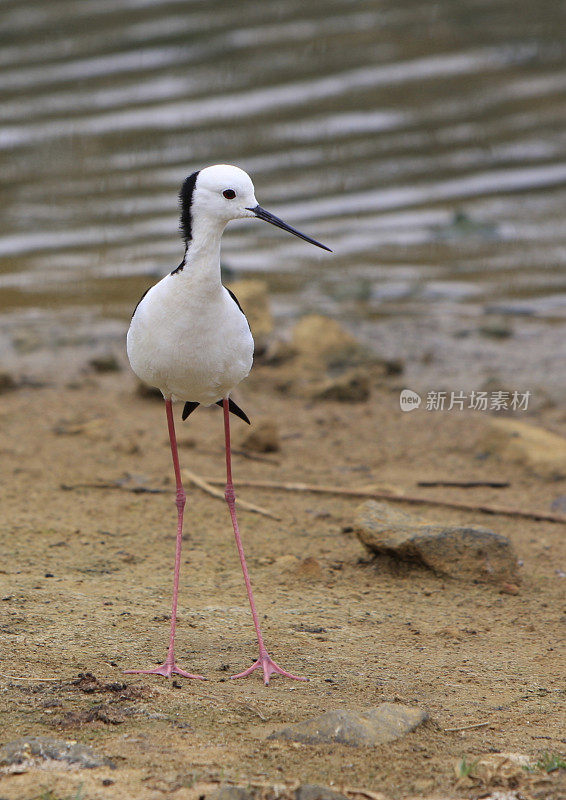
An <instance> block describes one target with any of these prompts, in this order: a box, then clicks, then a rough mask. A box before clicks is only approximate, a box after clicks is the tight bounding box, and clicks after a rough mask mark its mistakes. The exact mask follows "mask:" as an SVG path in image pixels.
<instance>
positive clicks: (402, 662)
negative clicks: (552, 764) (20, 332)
mask: <svg viewBox="0 0 566 800" xmlns="http://www.w3.org/2000/svg"><path fill="white" fill-rule="evenodd" d="M271 374H272V373H270V368H269V367H258V368H257V369H256V370H255V371H254V376H253V377H252V378H251V379H250V381H249V382H247V383H246V384H245V385H243V386H242V387H241V389H240V390H239V394H238V400H239V402H241V405H242V406H243V407H244V408H245V409H246V411H247V412H248V414H249V415H250V417H251V418H252V421H254V420H261V419H272V420H275V421H276V422H277V424H278V427H279V431H280V434H281V450H280V451H279V452H276V453H272V454H267V455H265V456H264V457H262V458H263V460H257V459H256V458H250V457H246V456H244V455H242V454H241V452H239V453H236V454H235V455H234V476H235V481H236V488H237V484H238V481H240V482H243V481H245V480H251V479H265V480H267V479H268V480H274V481H280V482H284V481H308V482H310V483H315V484H332V483H335V484H336V485H338V486H340V487H352V488H354V487H356V488H357V487H360V486H364V487H368V486H374V487H376V486H379V487H391V488H394V487H397V488H400V489H404V490H406V491H412V492H416V491H417V489H416V484H417V482H418V481H419V480H425V479H426V480H431V479H435V478H437V479H444V480H446V479H455V478H457V479H460V480H481V481H485V480H489V479H497V480H507V481H509V482H510V486H509V487H508V488H505V489H494V488H475V489H454V488H450V489H447V488H427V489H423V488H420V489H418V492H419V493H420V494H426V496H428V497H438V498H445V499H455V500H463V501H467V502H472V503H477V504H480V503H492V504H499V505H506V506H516V507H519V508H523V509H532V510H538V511H549V510H550V506H551V504H552V503H553V501H555V500H556V498H558V497H561V496H562V497H564V495H566V481H549V480H543V479H541V478H539V477H537V476H535V475H533V474H530V473H529V472H528V471H527V470H526V469H524V468H523V467H521V466H518V465H514V464H509V463H504V462H502V461H500V460H498V459H496V458H494V457H491V458H484V457H482V453H481V451H480V449H479V446H478V440H479V438H480V435H481V432H482V430H483V428H484V426H485V422H486V419H487V416H488V415H487V414H481V413H478V414H475V415H474V414H467V413H463V412H455V413H448V412H443V413H431V412H424V411H419V412H415V413H414V414H402V413H401V412H400V411H399V407H398V398H399V391H398V389H399V386H400V385H401V384H400V383H399V380H400V379H395V380H392V385H391V386H390V387H388V386H387V383H382V384H381V385H380V386H379V387H373V391H372V396H371V399H370V400H369V401H368V402H362V403H348V404H346V403H337V402H318V403H314V402H312V401H308V400H306V399H301V398H299V397H295V396H285V395H283V394H282V393H281V392H278V391H277V390H276V389H275V388H274V385H275V383H274V381H273V380H272V379H271ZM176 414H177V419H178V434H179V439H180V455H181V461H182V466H186V467H188V468H190V469H191V470H193V471H194V472H196V473H198V474H199V475H201V476H205V477H218V478H222V477H223V431H222V416H221V412H220V409H218V408H216V407H213V408H212V409H198V410H197V412H195V413H194V414H193V415H192V416H191V417H190V419H189V420H188V421H187V422H186V423H184V424H181V423H180V406H179V407H177V410H176ZM523 418H525V417H523ZM529 419H530V421H532V422H535V423H536V424H539V425H542V426H544V427H546V428H547V429H549V430H554V431H555V432H558V433H559V432H560V430H561V428H563V424H564V422H565V421H566V418H565V414H564V410H563V409H562V410H560V409H557V408H547V409H542V410H539V411H537V413H536V416H535V417H534V418H532V417H529ZM232 427H233V435H234V441H235V447H236V449H239V448H238V443H239V442H241V439H242V437H243V435H244V433H246V432H247V430H246V431H245V430H244V428H246V426H245V425H244V424H243V423H242V422H240V421H238V420H234V422H233V426H232ZM0 451H1V453H2V459H1V462H0V480H1V487H2V488H1V496H2V516H1V521H0V525H1V537H2V561H1V564H0V596H1V598H2V601H1V603H0V612H1V616H0V624H1V628H0V633H1V643H2V645H1V654H0V670H1V673H2V674H1V675H0V689H1V693H0V698H1V700H0V703H1V705H0V708H1V711H2V717H1V719H2V727H3V730H2V742H8V741H11V740H13V739H16V738H18V737H21V736H26V735H44V736H54V737H58V738H63V739H72V740H77V741H79V742H82V743H85V744H89V745H91V746H92V747H93V748H94V750H95V751H96V752H97V753H100V754H102V755H105V756H108V757H109V758H111V759H112V761H113V762H114V763H115V764H116V769H114V770H111V769H110V768H108V767H101V768H98V769H94V770H80V771H78V770H76V771H73V770H68V769H64V767H63V766H62V765H57V766H56V767H55V768H52V769H49V770H41V769H37V770H30V771H27V772H24V773H22V774H4V775H2V776H1V777H0V796H1V797H2V798H6V799H7V800H16V798H17V799H18V800H22V799H25V800H31V799H32V798H51V799H52V800H55V798H57V799H58V800H61V799H62V798H79V797H80V798H83V799H84V798H88V799H89V800H91V799H92V800H98V798H120V800H128V799H129V798H132V799H134V798H135V800H145V799H146V798H148V799H149V798H151V799H152V800H153V799H154V798H155V799H156V800H157V798H163V797H172V798H175V800H184V799H185V798H191V800H192V799H193V798H194V799H195V800H196V798H201V797H208V796H209V795H210V794H211V793H212V791H214V790H216V789H217V788H218V786H219V785H220V784H235V785H240V786H247V785H250V784H251V785H252V786H255V787H257V788H259V789H261V790H262V791H263V792H264V794H265V793H267V795H269V793H270V792H271V795H272V796H280V797H284V796H287V795H289V796H290V792H291V791H292V790H293V789H294V788H295V787H296V786H297V785H298V784H299V783H307V782H308V783H316V784H321V785H324V786H329V787H332V788H333V789H334V790H336V791H345V792H346V793H347V794H348V796H349V797H351V798H353V799H354V800H355V798H362V799H364V798H365V800H368V798H369V799H370V800H371V798H378V797H381V796H382V795H384V796H385V797H387V798H407V797H427V798H432V797H434V798H457V797H474V798H475V797H487V796H493V797H495V796H499V797H526V798H528V797H537V798H558V797H560V796H563V797H564V796H566V794H561V793H563V792H565V786H564V782H563V780H564V770H554V771H552V772H548V773H547V772H546V771H544V770H541V769H538V770H537V769H535V770H534V771H533V772H532V773H529V772H527V771H523V776H522V777H521V776H520V777H519V778H518V779H517V778H515V779H513V780H510V781H507V783H505V782H503V783H501V782H500V785H499V786H498V785H497V784H498V780H497V778H495V779H494V780H493V781H492V782H491V785H489V784H486V782H485V781H484V782H482V781H479V780H474V779H473V778H472V777H468V778H466V777H465V772H466V765H470V764H472V763H474V761H475V760H477V759H478V758H479V757H480V756H482V755H484V754H490V753H492V754H493V753H498V752H502V753H509V752H514V753H522V754H526V755H528V756H531V757H533V758H534V760H537V759H540V758H543V757H544V754H549V755H557V754H559V753H560V752H564V749H565V748H564V743H565V741H566V740H565V739H564V736H565V728H564V721H565V716H564V697H565V692H564V685H563V682H561V681H563V672H564V659H563V652H564V651H563V650H561V649H560V648H561V645H560V639H559V635H560V625H561V623H562V624H563V622H564V606H563V600H564V597H563V593H561V592H562V587H563V585H564V573H563V572H561V571H560V567H562V569H564V563H562V564H561V563H560V557H562V558H563V556H564V549H563V537H564V526H563V525H561V524H556V523H550V522H536V521H529V520H524V519H515V518H511V517H504V516H486V515H485V514H482V513H480V512H477V513H476V512H462V511H455V510H450V509H441V508H430V507H426V506H420V507H418V512H419V513H420V514H422V515H423V516H425V517H428V518H430V519H431V520H435V521H439V522H445V523H456V524H463V523H466V524H473V525H482V526H485V527H487V528H488V529H490V530H493V531H496V532H497V533H500V534H503V535H505V536H508V537H509V538H510V539H511V540H512V542H513V544H514V546H515V548H516V551H517V554H518V558H519V559H520V562H521V575H522V581H521V584H520V586H519V589H518V593H516V594H508V593H501V587H497V586H491V585H482V584H476V585H474V584H472V585H470V584H464V583H460V582H458V581H455V580H448V579H441V578H438V577H436V576H435V575H433V574H432V573H430V572H427V571H426V570H425V569H424V568H422V569H420V568H414V569H404V570H399V569H395V568H394V567H393V566H392V565H391V564H390V563H386V562H379V561H372V560H371V559H370V558H369V556H368V554H367V552H366V551H365V549H364V548H363V546H362V545H361V544H360V542H359V541H358V540H357V538H356V537H355V536H354V535H353V534H352V533H351V532H348V528H349V527H350V526H351V524H352V521H353V518H354V513H355V509H356V507H357V505H358V503H359V502H361V501H359V500H356V499H352V498H344V497H340V496H330V495H313V494H300V493H294V492H276V491H267V490H258V489H252V488H242V489H241V490H240V491H239V496H240V497H242V498H244V499H246V500H249V501H252V502H256V503H258V504H260V505H261V506H264V507H266V508H268V509H269V510H270V511H272V512H273V513H274V514H276V515H278V516H281V520H280V521H275V520H273V519H270V518H267V517H264V516H259V515H257V514H253V513H250V512H247V511H243V510H241V511H240V523H241V528H242V534H243V538H244V545H245V548H246V551H247V555H248V561H249V567H250V571H251V577H252V582H253V585H254V587H255V593H256V601H257V604H258V607H259V610H260V617H261V623H262V626H263V629H264V635H265V639H266V644H267V646H268V649H269V650H270V652H271V654H272V655H273V657H274V658H275V659H276V660H277V661H278V662H279V663H280V664H281V665H282V666H283V667H285V668H286V669H288V670H290V671H292V672H295V673H296V674H299V675H304V676H308V678H309V682H308V683H299V682H291V681H289V680H286V679H281V678H275V679H273V680H272V683H271V684H270V686H269V687H265V686H264V685H263V683H262V681H261V678H260V675H259V673H255V674H254V675H253V676H252V677H250V678H247V679H245V680H238V681H231V680H230V679H229V676H230V675H231V674H232V673H233V672H238V671H240V670H242V669H244V668H245V667H246V666H248V665H249V664H250V663H251V662H252V660H253V659H254V658H255V657H256V643H255V637H254V631H253V627H252V622H251V616H250V614H249V609H248V606H247V600H246V595H245V589H244V583H243V579H242V576H241V571H240V565H239V562H238V558H237V553H236V549H235V546H234V541H233V535H232V530H231V525H230V519H229V516H228V512H227V509H226V507H225V504H224V502H223V501H221V500H218V499H215V498H213V497H211V496H209V495H208V494H205V493H204V492H203V491H201V490H200V489H198V488H195V487H194V486H191V485H189V484H187V491H188V495H189V502H188V506H187V513H186V527H185V530H186V536H185V541H184V551H183V558H182V561H183V564H182V573H181V593H180V606H179V616H180V623H179V629H178V644H177V658H178V661H179V663H180V665H181V666H183V667H184V668H186V669H188V670H189V671H193V672H198V673H201V674H203V675H205V676H206V678H207V680H206V682H205V681H202V682H201V681H189V680H186V679H179V680H174V681H167V680H164V679H161V678H157V677H146V676H135V675H127V676H124V674H123V670H125V669H128V668H135V667H147V666H153V665H155V664H157V663H158V662H160V661H163V659H164V656H165V652H166V646H167V640H168V620H169V613H170V593H171V581H172V566H173V555H174V546H175V520H176V511H175V506H174V502H173V500H174V498H173V481H172V469H171V463H170V452H169V446H168V440H167V430H166V425H165V415H164V408H163V403H161V402H158V401H156V400H154V399H148V398H145V399H144V398H141V397H139V396H137V395H136V393H135V383H134V380H133V377H132V376H131V375H130V374H129V373H128V372H126V371H123V372H118V373H112V374H104V375H99V374H94V373H91V374H85V375H83V377H82V378H80V379H79V380H77V381H74V382H72V383H71V384H67V385H65V386H54V385H51V386H43V387H27V388H25V387H24V388H20V389H17V390H15V391H11V392H6V393H5V394H3V395H2V397H1V398H0ZM128 476H129V480H126V482H125V483H123V484H122V485H121V487H120V488H112V487H107V488H96V487H95V486H93V484H112V483H114V482H117V481H121V479H124V478H125V477H126V478H128ZM136 485H137V486H139V485H143V486H144V487H146V488H153V489H160V490H163V489H165V490H167V491H166V492H164V493H142V494H136V493H132V492H130V491H127V488H128V487H131V486H136ZM64 486H66V487H77V486H78V488H71V489H69V488H66V489H65V488H62V487H64ZM402 507H403V508H405V506H402ZM407 510H409V511H410V510H411V509H410V508H407ZM81 673H82V674H83V675H84V674H86V673H91V674H92V675H93V676H94V678H93V677H86V678H83V679H82V680H81V679H80V676H81ZM386 700H396V701H400V702H403V703H407V704H409V705H416V706H419V707H421V708H423V709H426V710H427V711H428V712H429V714H430V719H429V721H428V722H427V723H425V724H424V725H423V726H421V727H420V728H418V729H417V730H416V731H414V732H413V733H411V734H409V735H407V736H405V737H404V738H403V739H401V740H400V741H399V742H397V743H395V744H392V745H391V744H390V745H383V746H378V747H374V748H352V747H347V746H342V745H324V746H313V745H303V744H297V743H291V742H280V741H273V740H268V739H267V737H268V735H269V734H270V733H271V732H272V731H274V730H277V729H278V728H281V727H283V726H284V725H285V724H289V723H292V722H296V721H299V720H303V719H306V718H309V717H311V716H314V715H316V714H319V713H322V712H324V711H327V710H330V709H341V708H344V709H358V710H363V709H367V708H369V707H373V706H376V705H379V703H381V702H383V701H386ZM473 726H476V727H473ZM454 729H460V730H454ZM463 759H465V761H464V762H463V761H462V760H463ZM458 765H460V766H458ZM495 791H499V792H502V794H500V795H495V794H493V792H495ZM509 792H511V794H509ZM372 793H373V794H372Z"/></svg>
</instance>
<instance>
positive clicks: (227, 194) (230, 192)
mask: <svg viewBox="0 0 566 800" xmlns="http://www.w3.org/2000/svg"><path fill="white" fill-rule="evenodd" d="M222 194H223V195H224V197H225V198H226V200H233V199H234V198H235V197H236V192H235V191H234V190H233V189H224V191H223V192H222Z"/></svg>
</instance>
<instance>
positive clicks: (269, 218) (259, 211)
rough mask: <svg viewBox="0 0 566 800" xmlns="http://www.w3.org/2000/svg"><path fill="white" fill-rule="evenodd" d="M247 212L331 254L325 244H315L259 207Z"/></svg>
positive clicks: (312, 240) (309, 238) (313, 240)
mask: <svg viewBox="0 0 566 800" xmlns="http://www.w3.org/2000/svg"><path fill="white" fill-rule="evenodd" d="M247 211H253V212H254V214H255V215H256V217H257V218H258V219H263V220H265V221H266V222H270V223H271V224H272V225H275V226H277V227H278V228H281V229H282V230H284V231H289V233H292V234H293V235H294V236H298V237H299V239H304V240H305V242H310V243H311V244H315V245H316V246H317V247H322V249H323V250H328V252H329V253H331V252H332V250H331V249H330V247H327V246H326V245H325V244H321V243H320V242H317V241H316V239H311V237H310V236H306V235H305V234H304V233H301V232H300V231H298V230H297V229H296V228H292V227H291V226H290V225H287V223H286V222H283V220H282V219H279V217H276V216H275V214H270V213H269V211H266V210H265V208H262V207H261V206H256V207H255V208H248V209H247Z"/></svg>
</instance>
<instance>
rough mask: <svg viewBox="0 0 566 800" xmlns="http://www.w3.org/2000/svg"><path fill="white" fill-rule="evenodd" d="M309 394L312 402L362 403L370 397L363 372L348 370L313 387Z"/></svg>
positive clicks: (367, 380) (368, 385) (366, 377)
mask: <svg viewBox="0 0 566 800" xmlns="http://www.w3.org/2000/svg"><path fill="white" fill-rule="evenodd" d="M309 394H310V396H311V397H312V399H313V400H337V401H338V402H339V403H363V402H365V401H366V400H368V399H369V396H370V381H369V377H368V375H367V374H366V373H365V372H363V371H361V370H359V369H356V370H350V371H348V372H345V373H344V374H342V375H338V376H337V377H333V378H327V379H326V380H325V381H323V382H322V383H321V384H317V385H315V386H313V387H312V388H311V390H310V392H309Z"/></svg>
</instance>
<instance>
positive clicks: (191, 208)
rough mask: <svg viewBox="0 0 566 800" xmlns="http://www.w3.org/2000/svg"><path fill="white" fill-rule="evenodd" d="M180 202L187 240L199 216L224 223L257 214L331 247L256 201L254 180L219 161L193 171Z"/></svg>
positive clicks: (183, 229) (273, 223)
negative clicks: (294, 226) (307, 234)
mask: <svg viewBox="0 0 566 800" xmlns="http://www.w3.org/2000/svg"><path fill="white" fill-rule="evenodd" d="M180 201H181V230H182V232H183V236H184V238H185V240H186V241H189V240H190V239H191V238H192V228H193V222H194V221H195V220H196V219H197V218H199V217H200V218H208V219H210V220H212V219H214V220H216V221H217V222H218V223H220V224H222V225H226V224H227V223H228V222H229V221H230V220H232V219H245V218H254V217H255V218H257V219H263V220H265V222H269V223H271V224H272V225H276V226H277V227H278V228H282V229H283V230H285V231H288V232H289V233H292V234H294V235H295V236H298V237H299V238H300V239H304V240H305V241H306V242H310V243H311V244H314V245H316V246H317V247H322V249H323V250H329V249H330V248H328V247H326V246H325V245H323V244H321V243H320V242H317V241H316V239H311V238H310V236H306V235H305V234H304V233H301V232H300V231H298V230H296V229H295V228H292V227H291V226H290V225H287V223H286V222H283V220H281V219H279V217H276V216H274V215H273V214H270V213H269V211H266V210H265V209H264V208H262V207H261V206H260V205H259V203H258V202H257V200H256V197H255V190H254V185H253V183H252V179H251V178H250V176H249V175H248V173H247V172H244V170H243V169H240V168H239V167H233V166H230V165H229V164H215V165H214V166H212V167H205V169H201V170H200V171H199V172H193V174H192V175H189V177H188V178H186V180H185V182H184V183H183V186H182V187H181V192H180Z"/></svg>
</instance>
